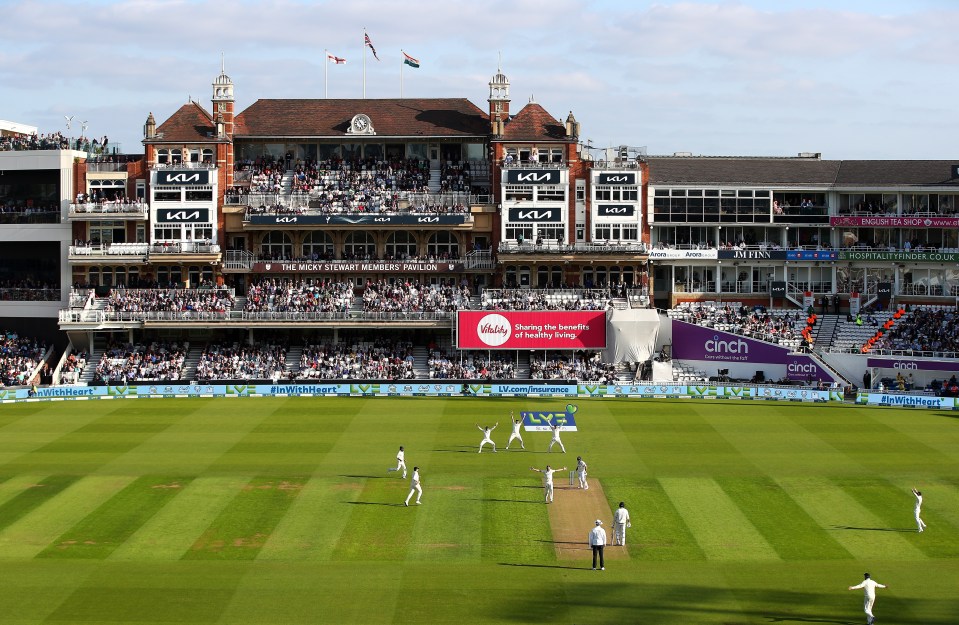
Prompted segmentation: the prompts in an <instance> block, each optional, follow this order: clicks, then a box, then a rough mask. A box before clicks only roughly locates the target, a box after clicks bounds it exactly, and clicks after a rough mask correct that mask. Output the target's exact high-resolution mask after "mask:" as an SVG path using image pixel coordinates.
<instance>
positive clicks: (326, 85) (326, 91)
mask: <svg viewBox="0 0 959 625" xmlns="http://www.w3.org/2000/svg"><path fill="white" fill-rule="evenodd" d="M329 97H330V51H329V50H323V98H324V99H326V98H329Z"/></svg>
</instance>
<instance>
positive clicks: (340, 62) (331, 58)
mask: <svg viewBox="0 0 959 625" xmlns="http://www.w3.org/2000/svg"><path fill="white" fill-rule="evenodd" d="M326 58H327V59H328V60H329V61H330V63H333V64H334V65H344V64H345V63H346V59H341V58H340V57H338V56H333V55H332V54H327V55H326Z"/></svg>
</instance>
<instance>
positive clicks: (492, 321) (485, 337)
mask: <svg viewBox="0 0 959 625" xmlns="http://www.w3.org/2000/svg"><path fill="white" fill-rule="evenodd" d="M512 334H513V326H512V325H511V324H510V322H509V320H508V319H507V318H506V317H504V316H503V315H497V314H493V315H486V316H485V317H483V318H482V319H480V322H479V324H477V326H476V336H478V337H479V340H481V341H483V343H485V344H486V345H489V346H490V347H499V346H500V345H502V344H503V343H505V342H506V341H508V340H509V337H510V336H511V335H512Z"/></svg>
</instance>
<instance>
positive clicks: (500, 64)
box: [496, 50, 503, 74]
mask: <svg viewBox="0 0 959 625" xmlns="http://www.w3.org/2000/svg"><path fill="white" fill-rule="evenodd" d="M497 54H498V55H499V60H498V61H496V73H497V74H502V73H503V51H502V50H500V51H499V52H497Z"/></svg>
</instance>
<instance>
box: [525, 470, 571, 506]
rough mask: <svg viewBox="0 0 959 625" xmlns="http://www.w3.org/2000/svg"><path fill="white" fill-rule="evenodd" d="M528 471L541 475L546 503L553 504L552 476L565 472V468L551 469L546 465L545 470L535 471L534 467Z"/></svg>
mask: <svg viewBox="0 0 959 625" xmlns="http://www.w3.org/2000/svg"><path fill="white" fill-rule="evenodd" d="M529 470H530V471H537V472H539V473H542V474H543V479H544V484H543V485H544V486H545V489H546V503H553V474H554V473H556V472H557V471H565V470H566V467H563V468H562V469H553V468H552V467H550V466H549V465H546V468H545V469H537V468H536V467H530V468H529Z"/></svg>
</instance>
